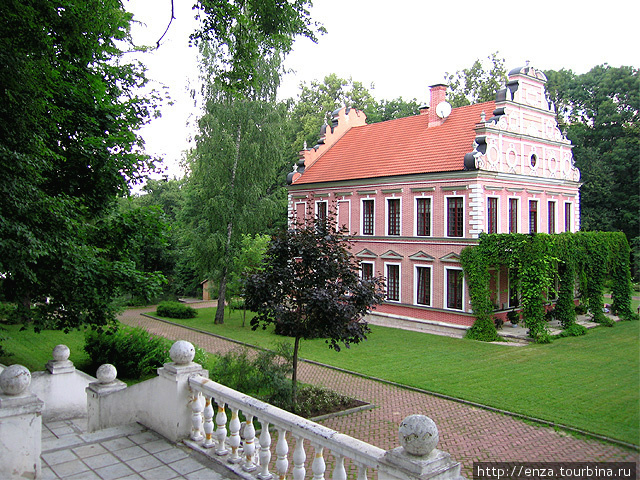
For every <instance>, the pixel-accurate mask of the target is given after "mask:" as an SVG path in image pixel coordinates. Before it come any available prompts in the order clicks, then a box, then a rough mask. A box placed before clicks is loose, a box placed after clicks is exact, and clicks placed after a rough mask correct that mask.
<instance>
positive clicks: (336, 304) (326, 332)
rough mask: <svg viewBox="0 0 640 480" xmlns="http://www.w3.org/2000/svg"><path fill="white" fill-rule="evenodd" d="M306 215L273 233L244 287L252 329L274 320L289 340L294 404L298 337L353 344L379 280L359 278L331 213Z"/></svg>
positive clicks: (360, 336) (378, 292)
mask: <svg viewBox="0 0 640 480" xmlns="http://www.w3.org/2000/svg"><path fill="white" fill-rule="evenodd" d="M307 219H308V220H307V221H306V222H303V223H296V225H295V226H294V228H291V229H288V230H284V231H281V232H279V233H278V234H277V235H275V236H274V237H273V239H272V241H271V243H270V244H269V247H268V249H267V253H266V256H265V263H264V269H263V270H262V271H261V272H259V273H257V274H255V275H251V276H250V277H249V279H248V281H247V286H246V303H247V307H248V308H249V309H250V310H252V311H254V312H256V313H257V314H256V316H255V317H254V318H253V319H252V320H251V326H252V328H253V329H256V328H258V327H260V326H262V327H263V328H266V326H267V325H271V324H275V325H276V326H277V327H279V330H281V331H282V332H286V334H287V335H289V336H291V337H293V338H294V349H293V377H292V393H293V395H292V398H293V407H294V408H295V403H296V388H297V366H298V351H299V346H300V340H302V339H308V338H316V337H322V338H326V342H327V344H328V345H329V348H333V349H334V350H336V351H340V344H343V345H345V346H346V347H349V345H350V344H352V343H353V344H356V343H359V342H361V341H362V340H365V339H366V336H367V334H368V333H369V327H368V325H367V323H366V322H365V321H364V320H363V317H364V316H365V315H366V314H367V313H368V312H370V311H371V309H372V308H373V307H374V306H375V305H377V304H379V303H381V302H382V300H383V298H384V297H383V295H382V279H381V278H379V277H374V278H367V279H364V278H362V277H361V275H360V268H359V264H358V262H357V260H356V259H355V258H354V257H353V256H352V254H351V252H350V250H349V248H350V244H349V241H348V237H347V234H348V232H347V231H345V230H344V229H340V230H338V229H337V226H336V220H335V215H334V214H332V215H329V218H327V219H316V218H314V217H313V215H308V216H307Z"/></svg>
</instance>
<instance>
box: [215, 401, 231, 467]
mask: <svg viewBox="0 0 640 480" xmlns="http://www.w3.org/2000/svg"><path fill="white" fill-rule="evenodd" d="M217 403H218V414H217V415H216V438H217V439H218V448H216V455H220V456H223V455H226V454H227V453H229V450H227V447H226V446H225V442H226V440H227V412H225V410H224V408H225V406H226V404H225V403H224V402H222V401H220V402H217Z"/></svg>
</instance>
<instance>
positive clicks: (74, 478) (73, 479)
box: [64, 470, 101, 480]
mask: <svg viewBox="0 0 640 480" xmlns="http://www.w3.org/2000/svg"><path fill="white" fill-rule="evenodd" d="M64 480H101V479H100V477H99V476H98V475H96V474H95V473H94V472H92V471H91V470H89V471H87V472H82V473H77V474H76V475H71V476H70V477H65V479H64Z"/></svg>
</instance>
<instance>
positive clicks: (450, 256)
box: [440, 252, 460, 263]
mask: <svg viewBox="0 0 640 480" xmlns="http://www.w3.org/2000/svg"><path fill="white" fill-rule="evenodd" d="M440 261H441V262H452V263H460V255H458V254H457V253H453V252H451V253H447V254H446V255H445V256H444V257H440Z"/></svg>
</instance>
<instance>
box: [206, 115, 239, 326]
mask: <svg viewBox="0 0 640 480" xmlns="http://www.w3.org/2000/svg"><path fill="white" fill-rule="evenodd" d="M240 140H242V126H241V125H238V135H237V136H236V156H235V158H234V160H233V167H232V169H231V181H230V182H229V190H230V192H231V199H232V200H233V195H234V193H233V190H234V188H235V186H236V172H237V171H238V161H239V160H240ZM231 215H232V216H233V213H232V214H231ZM232 235H233V222H232V221H231V220H230V221H229V222H228V223H227V241H226V243H225V245H224V255H223V260H222V261H223V262H224V263H223V266H222V275H221V276H220V290H219V291H218V307H217V308H216V316H215V319H214V321H213V323H215V324H216V325H222V324H223V323H224V304H225V300H226V295H227V272H228V265H229V264H230V263H231V259H230V258H229V257H230V256H231V237H232Z"/></svg>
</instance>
